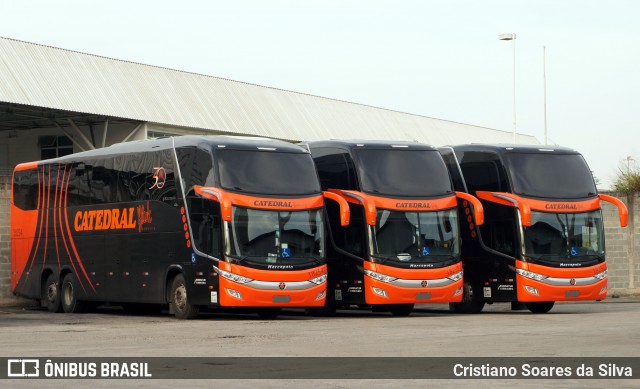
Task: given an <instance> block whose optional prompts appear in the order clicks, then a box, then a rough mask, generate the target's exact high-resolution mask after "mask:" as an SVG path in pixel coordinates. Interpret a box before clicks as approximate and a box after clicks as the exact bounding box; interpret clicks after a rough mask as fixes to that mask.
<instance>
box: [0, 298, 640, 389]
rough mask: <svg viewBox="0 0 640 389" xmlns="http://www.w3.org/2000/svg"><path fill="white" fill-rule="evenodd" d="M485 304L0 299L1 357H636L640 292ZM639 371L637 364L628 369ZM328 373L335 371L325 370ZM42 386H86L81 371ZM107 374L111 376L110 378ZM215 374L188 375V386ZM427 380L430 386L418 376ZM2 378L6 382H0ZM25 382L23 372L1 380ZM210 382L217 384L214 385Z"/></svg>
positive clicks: (472, 383) (476, 383)
mask: <svg viewBox="0 0 640 389" xmlns="http://www.w3.org/2000/svg"><path fill="white" fill-rule="evenodd" d="M510 308H511V307H510V305H508V304H494V305H491V306H486V307H485V310H484V311H483V312H482V313H481V314H476V315H467V314H454V313H451V312H449V311H448V307H447V306H445V305H421V306H417V307H416V309H415V311H414V313H413V314H412V315H411V316H409V317H392V316H391V315H390V314H388V313H384V312H376V313H373V312H370V311H365V310H349V311H339V313H338V315H337V316H336V317H331V318H318V317H311V316H308V315H306V314H305V313H304V312H303V311H295V310H291V311H283V313H282V315H281V316H279V317H278V319H276V320H264V319H260V318H258V316H257V315H255V314H251V313H238V312H234V311H228V312H214V313H209V312H207V313H201V315H200V316H199V317H198V319H196V320H191V321H180V320H176V319H174V318H173V316H171V315H169V314H168V313H167V312H165V313H163V314H159V315H153V316H144V315H130V314H125V313H124V312H123V311H122V310H121V309H119V308H118V307H104V308H99V309H98V310H97V311H95V312H94V313H86V314H53V313H49V312H47V311H46V310H41V309H39V308H7V307H3V308H0V356H3V357H11V358H16V357H94V358H96V357H146V356H149V357H151V356H153V357H159V356H161V357H266V358H273V357H328V358H333V357H438V356H439V357H454V358H464V357H483V358H485V357H500V358H503V357H529V358H530V357H540V358H549V357H574V358H580V357H595V358H605V357H638V356H640V348H639V346H640V325H638V323H640V301H639V300H638V299H634V298H620V299H609V300H607V301H605V302H584V303H557V304H556V306H555V307H554V308H553V310H552V311H551V312H549V313H547V314H538V315H536V314H531V313H529V312H528V311H512V310H511V309H510ZM636 375H637V376H638V377H640V371H638V372H634V377H635V376H636ZM329 378H332V377H329ZM38 382H39V386H41V385H42V384H45V385H44V386H49V385H51V386H57V385H61V386H76V385H77V386H86V382H84V381H80V380H70V381H68V380H65V381H38ZM109 382H111V384H109ZM212 382H215V381H199V380H189V381H187V382H186V384H185V383H184V382H183V384H184V385H181V386H185V385H187V384H188V386H196V387H200V386H210V385H211V383H212ZM217 382H218V383H224V386H226V387H245V386H247V385H252V386H258V387H279V388H280V387H283V386H284V387H306V386H322V387H336V388H343V387H354V386H358V387H368V388H370V387H378V386H380V387H388V386H397V387H407V386H420V387H424V386H429V387H434V386H435V387H496V386H498V387H511V386H514V385H515V384H516V381H513V380H511V381H508V380H455V381H447V380H429V381H424V380H417V381H416V380H401V381H398V380H366V379H365V380H346V381H343V380H336V379H328V380H322V381H318V380H224V381H217ZM425 382H428V383H429V384H428V385H425ZM114 383H116V384H117V386H121V385H123V384H126V385H132V386H143V387H144V386H148V387H159V386H175V385H174V383H175V381H172V380H151V381H142V382H139V381H133V380H128V381H108V380H107V381H92V382H91V383H90V384H91V385H92V386H102V385H104V386H112V385H113V384H114ZM5 384H7V385H5ZM517 384H518V386H531V387H545V386H546V387H586V386H591V387H611V386H615V387H640V382H638V381H637V380H616V381H608V380H595V381H593V380H592V381H585V380H582V381H580V380H574V379H567V380H553V381H549V380H519V381H517ZM13 386H18V387H30V386H32V385H29V384H28V383H27V382H25V381H15V380H14V381H8V382H5V383H2V382H0V387H13ZM216 386H217V385H216Z"/></svg>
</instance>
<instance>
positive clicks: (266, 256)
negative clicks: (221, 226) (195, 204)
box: [225, 206, 325, 264]
mask: <svg viewBox="0 0 640 389" xmlns="http://www.w3.org/2000/svg"><path fill="white" fill-rule="evenodd" d="M322 214H323V213H322V209H312V210H305V211H294V212H291V211H267V210H257V209H249V208H241V207H235V206H234V207H233V210H232V220H231V222H230V223H227V229H228V230H227V231H226V233H225V239H228V242H227V244H226V249H225V250H226V252H225V254H227V255H229V256H232V257H236V258H238V259H240V260H248V261H251V262H254V263H261V264H303V263H308V262H310V260H311V261H315V260H320V259H322V258H324V253H325V251H324V244H325V243H324V221H323V216H322Z"/></svg>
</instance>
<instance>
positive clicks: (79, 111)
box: [0, 38, 539, 174]
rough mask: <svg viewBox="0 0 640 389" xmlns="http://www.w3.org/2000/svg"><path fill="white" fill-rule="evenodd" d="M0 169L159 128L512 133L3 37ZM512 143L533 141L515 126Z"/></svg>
mask: <svg viewBox="0 0 640 389" xmlns="http://www.w3.org/2000/svg"><path fill="white" fill-rule="evenodd" d="M0 59H1V60H0V171H3V172H5V174H6V173H8V172H10V171H11V170H12V169H13V167H14V166H15V165H16V164H18V163H21V162H25V161H33V160H39V159H44V158H50V157H54V156H60V155H65V154H68V153H71V152H78V151H83V150H87V149H92V148H98V147H104V146H108V145H111V144H113V143H118V142H123V141H127V140H139V139H145V138H148V137H154V136H158V135H165V134H176V135H180V134H234V135H250V136H264V137H270V138H277V139H283V140H288V141H302V140H321V139H345V138H349V139H355V138H361V139H380V140H408V141H417V142H423V143H427V144H431V145H435V146H440V145H445V144H458V143H470V142H497V143H511V142H512V137H513V135H512V133H511V132H507V131H499V130H494V129H490V128H485V127H480V126H474V125H470V124H463V123H456V122H452V121H447V120H440V119H434V118H430V117H426V116H421V115H414V114H408V113H403V112H397V111H392V110H388V109H383V108H377V107H372V106H367V105H362V104H357V103H351V102H346V101H339V100H335V99H331V98H325V97H319V96H312V95H309V94H304V93H299V92H292V91H287V90H282V89H276V88H269V87H264V86H259V85H254V84H248V83H244V82H238V81H232V80H227V79H222V78H217V77H212V76H206V75H201V74H194V73H188V72H183V71H180V70H173V69H167V68H162V67H157V66H149V65H143V64H138V63H132V62H127V61H123V60H118V59H113V58H105V57H101V56H97V55H91V54H85V53H79V52H75V51H71V50H64V49H59V48H54V47H49V46H43V45H39V44H34V43H29V42H24V41H18V40H14V39H8V38H0ZM517 141H518V143H539V142H538V141H537V140H536V139H535V138H534V137H532V136H529V135H522V134H518V138H517Z"/></svg>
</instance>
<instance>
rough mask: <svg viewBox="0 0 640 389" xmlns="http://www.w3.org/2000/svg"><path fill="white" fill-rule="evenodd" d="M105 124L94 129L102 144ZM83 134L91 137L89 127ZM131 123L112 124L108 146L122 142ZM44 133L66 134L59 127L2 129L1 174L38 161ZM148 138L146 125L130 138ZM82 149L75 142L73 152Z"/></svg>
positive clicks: (0, 144)
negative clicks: (19, 129)
mask: <svg viewBox="0 0 640 389" xmlns="http://www.w3.org/2000/svg"><path fill="white" fill-rule="evenodd" d="M103 128H104V126H103V125H102V124H101V125H97V126H95V129H94V135H95V137H96V142H97V143H98V144H100V143H101V142H102V133H103ZM81 130H82V132H83V134H84V135H85V136H86V137H87V138H88V139H91V134H90V132H89V130H88V129H85V128H83V129H81ZM131 130H132V128H131V125H128V126H123V125H115V124H111V125H109V127H108V130H107V142H106V144H107V146H108V145H112V144H114V143H118V142H121V141H122V140H123V139H124V138H125V137H126V136H127V135H129V133H130V132H131ZM69 132H70V133H71V134H72V135H74V138H75V139H76V140H77V141H78V142H79V143H80V144H82V145H83V147H85V148H86V147H87V146H86V143H85V142H84V141H83V140H82V139H81V138H80V137H79V136H78V135H75V134H74V131H73V130H71V129H69ZM43 135H66V134H65V133H64V132H62V131H60V129H58V128H36V129H30V130H28V131H2V132H0V174H10V172H11V171H13V168H14V166H16V165H17V164H19V163H23V162H31V161H37V160H39V159H40V147H39V146H38V138H39V137H40V136H43ZM141 139H146V127H145V126H142V127H141V128H140V129H139V130H138V131H137V133H136V134H134V135H133V136H132V137H131V138H129V140H141ZM80 151H82V149H80V148H79V147H78V146H76V145H75V144H74V146H73V152H74V153H77V152H80Z"/></svg>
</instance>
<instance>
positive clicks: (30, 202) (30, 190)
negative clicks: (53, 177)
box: [13, 170, 38, 211]
mask: <svg viewBox="0 0 640 389" xmlns="http://www.w3.org/2000/svg"><path fill="white" fill-rule="evenodd" d="M13 180H14V181H13V204H14V205H15V206H16V207H18V208H20V209H22V210H24V211H31V210H34V209H36V208H37V202H38V171H37V170H24V171H20V172H16V173H15V174H14V176H13Z"/></svg>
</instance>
